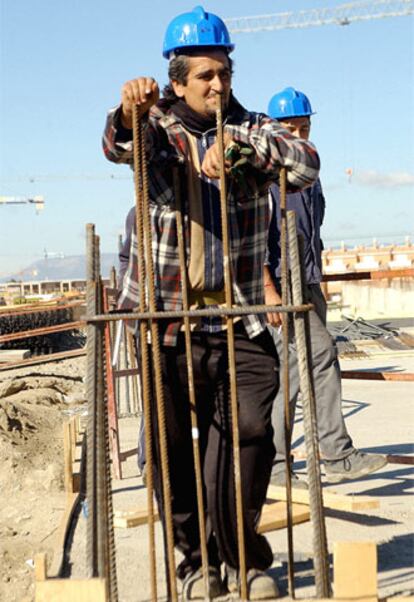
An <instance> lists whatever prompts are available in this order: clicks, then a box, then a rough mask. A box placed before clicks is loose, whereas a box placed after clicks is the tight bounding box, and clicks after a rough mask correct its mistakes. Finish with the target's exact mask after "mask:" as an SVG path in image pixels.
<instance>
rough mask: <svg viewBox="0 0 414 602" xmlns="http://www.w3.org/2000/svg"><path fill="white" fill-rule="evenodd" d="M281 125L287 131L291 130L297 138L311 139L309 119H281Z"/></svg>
mask: <svg viewBox="0 0 414 602" xmlns="http://www.w3.org/2000/svg"><path fill="white" fill-rule="evenodd" d="M279 123H280V125H281V126H282V127H284V128H285V130H289V132H290V133H291V134H293V135H294V136H296V137H297V138H304V139H305V140H308V139H309V134H310V126H311V123H310V118H309V117H288V118H287V119H284V120H281V119H280V120H279Z"/></svg>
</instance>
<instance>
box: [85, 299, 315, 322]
mask: <svg viewBox="0 0 414 602" xmlns="http://www.w3.org/2000/svg"><path fill="white" fill-rule="evenodd" d="M311 309H314V306H313V305H312V303H304V304H302V305H250V306H243V307H241V306H238V307H231V308H227V307H217V308H214V309H189V310H188V311H184V310H176V311H144V312H139V311H133V312H130V313H127V312H120V313H116V312H114V313H110V314H97V315H96V316H91V317H89V316H83V318H84V319H85V322H86V323H88V324H90V323H92V322H105V321H109V322H114V321H116V320H166V319H171V318H186V317H189V318H204V317H215V316H248V315H249V314H267V313H274V312H277V313H283V312H297V313H299V312H304V311H310V310H311Z"/></svg>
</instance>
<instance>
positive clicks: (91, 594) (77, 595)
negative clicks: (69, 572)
mask: <svg viewBox="0 0 414 602" xmlns="http://www.w3.org/2000/svg"><path fill="white" fill-rule="evenodd" d="M74 600H76V602H107V601H108V596H107V591H106V581H105V579H100V578H94V579H47V580H46V581H39V582H38V583H36V595H35V602H73V601H74Z"/></svg>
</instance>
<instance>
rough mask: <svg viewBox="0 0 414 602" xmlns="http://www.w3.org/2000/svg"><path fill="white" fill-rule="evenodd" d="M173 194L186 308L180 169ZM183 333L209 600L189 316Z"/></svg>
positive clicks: (185, 308) (203, 561) (184, 307)
mask: <svg viewBox="0 0 414 602" xmlns="http://www.w3.org/2000/svg"><path fill="white" fill-rule="evenodd" d="M173 178H174V198H175V203H176V212H175V215H176V222H177V239H178V254H179V261H180V272H181V293H182V300H183V309H184V310H185V311H188V309H189V300H188V280H187V263H186V253H185V237H184V228H183V219H182V207H181V193H180V184H179V175H178V173H177V170H176V169H175V170H174V173H173ZM184 335H185V350H186V358H187V374H188V396H189V401H190V418H191V434H192V443H193V455H194V470H195V481H196V493H197V508H198V526H199V531H200V549H201V564H202V568H203V579H204V597H205V599H206V600H210V578H209V571H208V552H207V538H206V522H205V513H204V499H203V476H202V475H203V473H202V466H201V456H200V444H199V434H200V431H199V428H198V420H197V404H196V395H195V384H194V369H193V354H192V345H191V326H190V318H189V317H185V318H184Z"/></svg>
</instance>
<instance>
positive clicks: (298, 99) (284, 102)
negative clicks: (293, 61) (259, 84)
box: [267, 87, 314, 119]
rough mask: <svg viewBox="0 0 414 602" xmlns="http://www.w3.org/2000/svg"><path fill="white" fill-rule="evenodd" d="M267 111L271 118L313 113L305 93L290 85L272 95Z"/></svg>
mask: <svg viewBox="0 0 414 602" xmlns="http://www.w3.org/2000/svg"><path fill="white" fill-rule="evenodd" d="M267 112H268V114H269V116H270V117H272V119H288V118H289V117H308V116H310V115H314V112H313V111H312V107H311V103H310V101H309V98H308V97H307V96H306V94H304V93H303V92H300V91H299V90H295V88H290V87H289V88H285V89H284V90H282V91H281V92H278V93H277V94H275V95H274V96H272V98H271V99H270V102H269V107H268V110H267Z"/></svg>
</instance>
